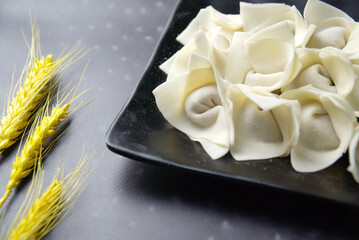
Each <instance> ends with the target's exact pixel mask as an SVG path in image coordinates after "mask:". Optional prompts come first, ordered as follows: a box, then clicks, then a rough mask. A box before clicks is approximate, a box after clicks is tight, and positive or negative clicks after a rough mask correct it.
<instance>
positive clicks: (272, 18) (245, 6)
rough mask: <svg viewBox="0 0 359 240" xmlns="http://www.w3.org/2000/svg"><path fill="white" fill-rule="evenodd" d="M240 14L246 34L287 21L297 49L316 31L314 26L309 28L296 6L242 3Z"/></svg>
mask: <svg viewBox="0 0 359 240" xmlns="http://www.w3.org/2000/svg"><path fill="white" fill-rule="evenodd" d="M240 13H241V16H242V20H243V29H244V31H246V32H254V33H255V32H258V31H260V30H262V29H263V28H266V27H269V26H271V25H273V24H276V23H279V22H282V21H286V22H287V23H288V24H289V25H290V26H291V29H292V31H293V34H294V39H295V46H296V47H301V46H303V47H304V46H305V45H306V43H307V42H308V40H309V38H310V36H311V34H312V33H313V32H314V30H315V26H314V25H310V26H308V24H307V23H306V22H305V21H304V19H303V17H302V15H301V14H300V12H299V11H298V9H297V8H296V7H295V6H292V7H291V6H288V5H285V4H280V3H264V4H263V3H260V4H253V3H246V2H240Z"/></svg>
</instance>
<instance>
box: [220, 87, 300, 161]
mask: <svg viewBox="0 0 359 240" xmlns="http://www.w3.org/2000/svg"><path fill="white" fill-rule="evenodd" d="M227 101H228V102H229V104H228V106H229V108H230V112H231V115H232V120H233V126H234V134H235V135H234V136H235V137H234V143H233V145H232V146H231V148H230V152H231V154H232V156H233V158H234V159H236V160H239V161H241V160H253V159H268V158H273V157H279V156H286V155H288V153H289V152H290V149H291V147H292V145H294V144H296V142H297V141H298V138H299V123H298V117H297V114H298V113H299V112H298V111H299V109H300V105H299V103H298V102H297V101H295V100H286V99H280V98H279V97H277V96H276V95H274V94H271V93H268V92H265V91H261V90H258V89H255V88H251V87H248V86H245V85H242V84H238V85H232V86H231V87H229V88H228V90H227Z"/></svg>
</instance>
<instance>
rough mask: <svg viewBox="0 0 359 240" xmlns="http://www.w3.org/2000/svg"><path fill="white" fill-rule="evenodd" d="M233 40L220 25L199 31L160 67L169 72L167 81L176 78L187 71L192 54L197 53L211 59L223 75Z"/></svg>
mask: <svg viewBox="0 0 359 240" xmlns="http://www.w3.org/2000/svg"><path fill="white" fill-rule="evenodd" d="M231 41H232V38H231V36H228V35H226V34H223V33H222V31H221V28H220V27H217V28H214V29H212V30H211V31H209V32H204V31H198V32H196V33H195V34H194V37H193V39H192V40H191V41H190V42H189V43H188V44H186V45H185V46H184V47H183V48H182V49H180V50H179V51H178V52H176V53H175V54H174V55H173V56H172V57H171V58H170V59H168V60H167V61H166V62H164V63H163V64H162V65H161V66H160V69H161V70H162V71H164V72H165V73H166V74H168V76H167V81H169V80H171V79H175V78H177V77H178V76H180V75H182V74H184V73H185V72H186V71H187V68H188V64H189V59H190V56H191V54H192V53H197V54H199V55H201V56H203V57H205V58H207V59H208V60H209V61H211V62H212V63H213V66H214V67H215V68H216V69H217V71H218V72H219V74H220V75H221V76H223V75H224V72H225V69H226V65H227V61H228V55H229V48H230V45H231Z"/></svg>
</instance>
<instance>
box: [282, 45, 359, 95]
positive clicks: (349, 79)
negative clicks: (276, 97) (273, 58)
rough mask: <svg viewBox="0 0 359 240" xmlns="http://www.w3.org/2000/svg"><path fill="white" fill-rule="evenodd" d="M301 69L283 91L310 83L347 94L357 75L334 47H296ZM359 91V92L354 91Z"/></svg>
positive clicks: (345, 58) (325, 89)
mask: <svg viewBox="0 0 359 240" xmlns="http://www.w3.org/2000/svg"><path fill="white" fill-rule="evenodd" d="M297 53H298V55H299V60H300V62H301V63H302V69H301V71H300V72H299V74H298V75H297V77H296V78H295V79H294V80H293V81H292V82H291V83H290V84H288V85H287V86H285V87H284V88H283V91H288V90H291V89H296V88H300V87H303V86H307V85H311V86H313V87H315V88H318V89H321V90H323V91H327V92H332V93H337V94H339V95H341V96H342V97H346V96H348V95H349V94H350V93H351V92H352V90H353V86H354V82H355V81H356V78H357V75H356V73H355V71H354V68H353V66H352V64H351V62H350V60H349V59H348V58H347V57H346V56H345V54H343V53H342V52H340V51H339V50H338V49H336V48H332V47H327V48H323V49H305V48H300V49H297ZM356 93H359V92H356Z"/></svg>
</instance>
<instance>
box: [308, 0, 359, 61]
mask: <svg viewBox="0 0 359 240" xmlns="http://www.w3.org/2000/svg"><path fill="white" fill-rule="evenodd" d="M304 18H305V20H306V21H307V22H308V23H309V24H315V25H316V29H315V31H314V33H313V34H312V37H311V39H310V40H309V42H308V44H307V47H309V48H324V47H335V48H338V49H340V50H342V51H343V52H344V53H345V54H347V55H348V56H349V58H350V59H351V60H352V61H354V62H358V63H359V44H358V40H359V39H358V34H359V32H358V31H359V25H358V23H356V22H355V21H354V20H353V19H352V18H351V17H349V16H348V15H347V14H346V13H345V12H343V11H341V10H339V9H337V8H335V7H333V6H331V5H329V4H327V3H324V2H322V1H319V0H308V2H307V4H306V6H305V8H304Z"/></svg>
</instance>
